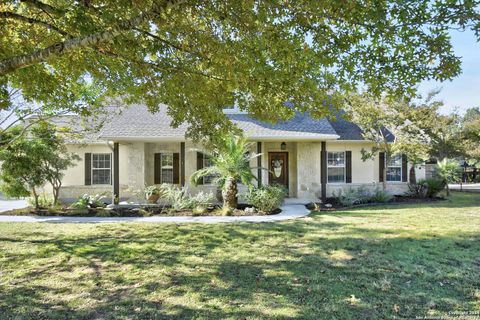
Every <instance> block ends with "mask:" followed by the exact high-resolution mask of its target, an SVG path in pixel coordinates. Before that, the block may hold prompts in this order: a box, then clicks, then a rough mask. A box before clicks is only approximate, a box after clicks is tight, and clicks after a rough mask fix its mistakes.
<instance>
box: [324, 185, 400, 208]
mask: <svg viewBox="0 0 480 320" xmlns="http://www.w3.org/2000/svg"><path fill="white" fill-rule="evenodd" d="M333 197H334V198H336V200H337V201H338V202H339V203H340V204H342V205H343V206H346V207H350V206H353V205H357V204H364V203H372V202H373V203H386V202H389V201H390V200H391V199H392V196H391V195H389V194H388V193H387V192H386V191H384V190H380V189H378V188H376V189H375V190H374V191H373V192H371V191H370V190H369V189H368V188H367V187H365V186H359V187H357V188H348V189H346V190H345V189H339V190H338V192H333Z"/></svg>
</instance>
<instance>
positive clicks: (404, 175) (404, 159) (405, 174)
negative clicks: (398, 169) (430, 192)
mask: <svg viewBox="0 0 480 320" xmlns="http://www.w3.org/2000/svg"><path fill="white" fill-rule="evenodd" d="M407 171H408V159H407V156H406V155H404V154H402V182H408V172H407Z"/></svg>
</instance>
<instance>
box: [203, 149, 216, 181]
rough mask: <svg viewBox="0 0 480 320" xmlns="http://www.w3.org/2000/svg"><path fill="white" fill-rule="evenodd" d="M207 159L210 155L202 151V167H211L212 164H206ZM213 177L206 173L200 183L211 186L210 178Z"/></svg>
mask: <svg viewBox="0 0 480 320" xmlns="http://www.w3.org/2000/svg"><path fill="white" fill-rule="evenodd" d="M207 161H211V160H210V157H209V156H208V155H207V154H205V153H203V152H202V168H208V167H211V166H212V164H210V165H209V166H207V165H206V163H207ZM214 178H215V175H208V176H204V177H203V178H202V184H203V185H205V186H211V185H213V183H212V180H213V179H214Z"/></svg>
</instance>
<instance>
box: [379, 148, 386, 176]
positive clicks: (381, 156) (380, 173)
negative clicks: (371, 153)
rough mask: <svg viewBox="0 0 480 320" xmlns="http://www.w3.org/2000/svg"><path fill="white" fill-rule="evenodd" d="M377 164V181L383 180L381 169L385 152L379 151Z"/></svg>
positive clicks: (383, 165)
mask: <svg viewBox="0 0 480 320" xmlns="http://www.w3.org/2000/svg"><path fill="white" fill-rule="evenodd" d="M378 159H379V162H380V163H379V166H378V168H379V169H378V181H379V182H383V179H384V177H383V169H385V152H380V153H379V154H378Z"/></svg>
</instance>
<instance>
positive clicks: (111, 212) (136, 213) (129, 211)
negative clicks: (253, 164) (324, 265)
mask: <svg viewBox="0 0 480 320" xmlns="http://www.w3.org/2000/svg"><path fill="white" fill-rule="evenodd" d="M247 208H252V206H251V205H245V204H240V205H239V206H238V207H237V209H235V210H234V211H233V212H231V213H230V214H229V216H264V215H274V214H278V213H280V212H282V210H281V209H279V208H277V209H275V210H273V211H272V212H269V213H266V212H262V211H255V212H252V211H251V210H248V209H247ZM245 209H247V210H245ZM0 215H17V216H18V215H21V216H30V215H34V216H62V217H151V216H163V217H174V216H223V215H224V214H223V211H222V210H221V207H220V206H218V205H215V206H211V207H209V208H208V209H207V211H206V212H202V213H197V212H193V210H181V211H176V210H173V209H172V208H169V207H163V206H146V207H135V208H121V207H120V208H90V209H70V208H54V209H39V210H35V209H33V208H25V209H15V210H10V211H5V212H2V213H0Z"/></svg>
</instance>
